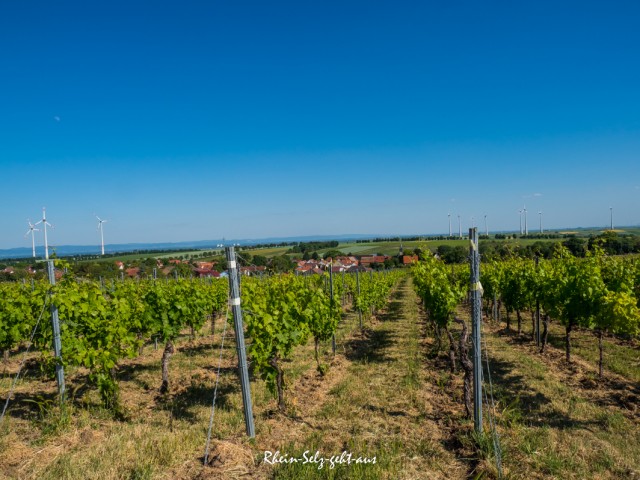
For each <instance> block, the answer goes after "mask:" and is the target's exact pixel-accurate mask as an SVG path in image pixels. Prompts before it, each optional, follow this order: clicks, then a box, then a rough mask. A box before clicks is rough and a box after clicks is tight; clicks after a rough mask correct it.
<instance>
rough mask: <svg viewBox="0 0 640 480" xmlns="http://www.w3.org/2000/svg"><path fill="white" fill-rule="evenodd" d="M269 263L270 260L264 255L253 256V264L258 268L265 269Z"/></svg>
mask: <svg viewBox="0 0 640 480" xmlns="http://www.w3.org/2000/svg"><path fill="white" fill-rule="evenodd" d="M268 262H269V259H268V258H267V257H265V256H262V255H254V256H253V264H254V265H256V266H258V267H264V266H266V265H267V263H268Z"/></svg>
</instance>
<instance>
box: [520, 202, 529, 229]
mask: <svg viewBox="0 0 640 480" xmlns="http://www.w3.org/2000/svg"><path fill="white" fill-rule="evenodd" d="M522 211H523V212H524V234H525V235H529V228H528V227H527V207H526V205H525V206H524V208H523V209H522Z"/></svg>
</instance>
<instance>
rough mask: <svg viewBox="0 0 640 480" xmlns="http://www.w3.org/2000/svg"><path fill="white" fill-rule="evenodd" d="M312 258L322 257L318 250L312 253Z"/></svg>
mask: <svg viewBox="0 0 640 480" xmlns="http://www.w3.org/2000/svg"><path fill="white" fill-rule="evenodd" d="M311 258H312V259H313V260H318V259H319V258H320V256H319V255H318V252H313V253H312V254H311Z"/></svg>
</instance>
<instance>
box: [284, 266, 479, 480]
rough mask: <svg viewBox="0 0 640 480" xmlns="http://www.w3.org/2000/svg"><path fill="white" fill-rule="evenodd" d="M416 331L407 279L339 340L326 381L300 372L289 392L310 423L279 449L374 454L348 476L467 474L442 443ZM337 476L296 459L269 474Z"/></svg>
mask: <svg viewBox="0 0 640 480" xmlns="http://www.w3.org/2000/svg"><path fill="white" fill-rule="evenodd" d="M420 329H421V326H420V318H419V316H418V306H417V303H416V297H415V294H414V293H413V289H412V284H411V280H410V279H409V278H407V279H405V280H403V281H402V283H401V284H400V286H399V287H398V288H397V290H396V291H395V292H394V293H393V294H392V296H391V299H390V302H389V305H388V308H387V310H386V311H385V312H383V313H382V314H381V315H379V316H378V319H377V320H376V321H374V323H373V324H372V325H370V326H369V328H367V329H365V331H364V332H363V333H362V334H360V333H358V334H357V335H355V336H353V337H351V338H348V339H347V341H346V342H345V343H344V344H343V345H344V347H343V349H342V350H341V351H340V352H339V354H338V356H337V358H336V362H335V364H334V365H333V366H332V370H331V371H330V373H329V375H328V378H326V379H323V380H322V381H320V380H318V379H316V380H313V379H309V378H305V377H303V378H302V379H301V381H300V382H299V383H298V385H296V388H295V389H294V390H293V391H292V393H293V392H295V395H296V396H297V397H298V399H299V401H300V402H301V406H300V408H299V410H298V412H299V414H300V416H301V417H303V418H304V419H305V420H308V423H307V424H304V426H303V427H301V431H300V432H298V433H302V435H299V436H298V438H297V441H296V442H295V443H290V444H288V445H287V444H285V445H280V448H279V449H280V451H281V452H286V453H288V454H289V456H300V455H301V454H302V453H303V452H304V451H305V450H309V451H310V452H315V451H316V450H319V451H320V454H321V455H323V456H325V457H329V456H331V455H340V454H341V453H342V452H343V451H346V452H347V453H351V454H352V455H353V457H359V456H360V457H367V458H373V457H374V456H375V457H376V464H375V465H355V466H351V467H346V468H344V472H342V473H343V474H345V475H347V477H348V478H394V479H396V478H407V479H408V478H412V479H420V478H425V479H427V478H428V479H438V478H442V479H444V478H447V479H451V478H466V474H467V472H468V465H466V464H465V463H463V462H461V461H459V460H458V459H456V457H455V456H454V455H453V454H452V453H451V451H450V449H448V448H447V447H446V445H447V443H448V441H449V433H448V432H447V429H446V428H443V427H442V423H441V422H440V420H441V418H442V417H443V415H442V412H440V411H439V410H438V405H439V404H441V403H442V401H443V400H442V399H441V398H438V396H439V394H438V393H435V392H434V389H433V386H432V382H431V381H430V379H429V376H430V375H431V372H430V370H429V367H428V366H427V365H425V364H424V361H423V359H424V352H423V349H422V342H421V331H420ZM325 382H326V384H325ZM310 385H311V386H312V387H311V388H309V387H310ZM307 394H308V395H309V397H308V400H309V401H308V402H305V401H304V400H303V396H304V395H307ZM347 468H349V469H350V470H347ZM337 473H338V472H331V471H330V470H328V469H326V470H324V471H322V470H317V469H315V467H314V466H313V465H301V464H299V463H298V464H291V465H286V466H281V467H279V468H278V469H276V470H275V472H274V475H275V477H276V478H334V477H332V475H335V474H337ZM339 478H342V477H339Z"/></svg>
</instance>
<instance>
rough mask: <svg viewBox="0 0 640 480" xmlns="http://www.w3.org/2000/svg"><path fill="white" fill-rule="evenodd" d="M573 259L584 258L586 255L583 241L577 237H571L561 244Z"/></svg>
mask: <svg viewBox="0 0 640 480" xmlns="http://www.w3.org/2000/svg"><path fill="white" fill-rule="evenodd" d="M562 245H564V246H565V247H566V248H567V249H568V250H569V251H570V252H571V254H572V255H573V256H574V257H584V256H585V254H586V248H585V241H584V240H582V239H581V238H578V237H571V238H569V239H567V240H565V241H564V242H562Z"/></svg>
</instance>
